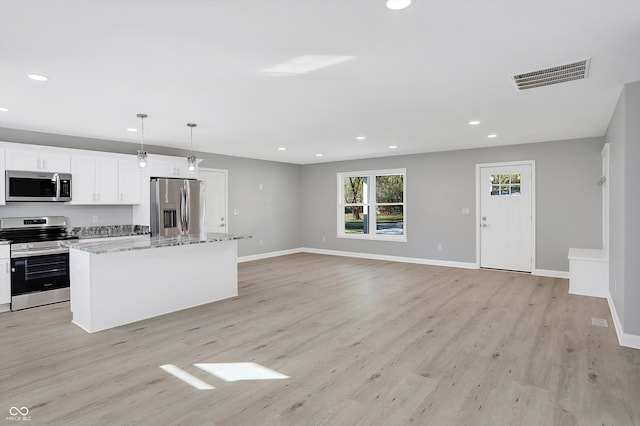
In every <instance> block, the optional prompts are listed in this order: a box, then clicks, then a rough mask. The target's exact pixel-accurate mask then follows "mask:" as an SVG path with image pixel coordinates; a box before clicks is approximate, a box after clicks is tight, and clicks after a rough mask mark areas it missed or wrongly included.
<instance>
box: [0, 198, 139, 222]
mask: <svg viewBox="0 0 640 426" xmlns="http://www.w3.org/2000/svg"><path fill="white" fill-rule="evenodd" d="M31 216H33V217H37V216H65V217H66V218H67V226H68V227H69V228H75V227H82V226H100V225H113V224H129V225H130V224H132V211H131V206H70V205H67V204H63V203H44V202H18V203H7V205H6V206H0V217H31Z"/></svg>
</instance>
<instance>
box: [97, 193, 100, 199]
mask: <svg viewBox="0 0 640 426" xmlns="http://www.w3.org/2000/svg"><path fill="white" fill-rule="evenodd" d="M97 201H100V193H99V192H98V199H97Z"/></svg>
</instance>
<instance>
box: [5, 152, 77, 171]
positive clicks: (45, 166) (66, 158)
mask: <svg viewBox="0 0 640 426" xmlns="http://www.w3.org/2000/svg"><path fill="white" fill-rule="evenodd" d="M70 157H71V156H70V155H69V154H65V153H64V152H61V151H58V150H50V149H47V148H46V147H39V148H38V149H30V148H13V147H12V148H7V149H6V158H5V166H6V170H24V171H32V172H57V173H69V171H70V170H71V163H70Z"/></svg>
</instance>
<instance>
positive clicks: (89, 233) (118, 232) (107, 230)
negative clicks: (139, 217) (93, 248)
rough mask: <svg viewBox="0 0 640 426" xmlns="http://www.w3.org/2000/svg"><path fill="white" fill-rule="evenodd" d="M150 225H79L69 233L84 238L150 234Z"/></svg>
mask: <svg viewBox="0 0 640 426" xmlns="http://www.w3.org/2000/svg"><path fill="white" fill-rule="evenodd" d="M148 234H149V227H148V226H146V225H102V226H78V227H74V228H71V229H69V235H72V236H74V237H78V238H80V239H83V238H108V237H128V236H134V235H148Z"/></svg>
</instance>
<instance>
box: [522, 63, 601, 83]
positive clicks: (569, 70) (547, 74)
mask: <svg viewBox="0 0 640 426" xmlns="http://www.w3.org/2000/svg"><path fill="white" fill-rule="evenodd" d="M590 63H591V58H587V59H584V60H582V61H578V62H573V63H571V64H566V65H559V66H557V67H552V68H546V69H543V70H538V71H531V72H525V73H522V74H516V75H513V76H511V78H512V79H513V82H514V83H515V84H516V88H517V89H518V90H525V89H533V88H534V87H542V86H549V85H551V84H558V83H566V82H567V81H572V80H581V79H583V78H587V77H588V76H589V64H590Z"/></svg>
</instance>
